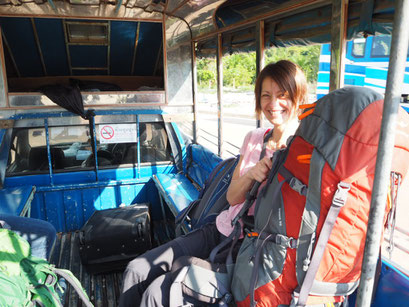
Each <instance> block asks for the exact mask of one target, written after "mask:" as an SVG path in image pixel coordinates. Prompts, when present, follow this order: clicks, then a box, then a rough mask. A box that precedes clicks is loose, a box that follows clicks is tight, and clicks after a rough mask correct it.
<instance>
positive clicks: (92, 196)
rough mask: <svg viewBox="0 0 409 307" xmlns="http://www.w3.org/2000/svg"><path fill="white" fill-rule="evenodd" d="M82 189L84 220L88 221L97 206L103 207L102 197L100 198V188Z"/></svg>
mask: <svg viewBox="0 0 409 307" xmlns="http://www.w3.org/2000/svg"><path fill="white" fill-rule="evenodd" d="M81 191H82V206H83V211H84V213H83V216H84V222H86V221H87V220H88V219H89V218H90V216H91V215H92V213H94V211H95V210H96V208H100V207H101V199H100V198H99V189H98V188H94V189H83V190H81Z"/></svg>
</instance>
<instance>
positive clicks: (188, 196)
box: [153, 174, 199, 216]
mask: <svg viewBox="0 0 409 307" xmlns="http://www.w3.org/2000/svg"><path fill="white" fill-rule="evenodd" d="M153 181H154V182H155V185H156V187H157V188H158V191H159V193H160V196H161V197H162V198H163V200H164V201H165V202H166V204H167V205H168V207H169V209H170V211H171V212H172V214H173V215H174V216H177V215H178V214H179V212H180V211H182V210H183V209H184V208H186V207H187V206H188V205H189V204H190V202H191V201H193V200H195V199H197V198H198V197H199V191H198V190H197V189H196V188H195V186H194V185H193V183H192V182H191V181H190V180H189V179H187V178H186V176H185V175H183V174H156V175H153Z"/></svg>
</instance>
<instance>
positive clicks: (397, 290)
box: [373, 261, 409, 307]
mask: <svg viewBox="0 0 409 307" xmlns="http://www.w3.org/2000/svg"><path fill="white" fill-rule="evenodd" d="M404 302H406V303H404ZM408 302H409V276H407V275H405V274H403V273H402V272H400V271H399V270H398V269H397V268H395V267H394V266H393V265H391V264H389V263H388V262H386V261H383V262H382V270H381V277H380V278H379V283H378V288H377V291H376V296H375V301H374V304H373V305H374V306H376V307H377V306H379V307H380V306H388V307H393V306H397V307H398V306H399V307H400V306H403V305H404V304H407V303H408Z"/></svg>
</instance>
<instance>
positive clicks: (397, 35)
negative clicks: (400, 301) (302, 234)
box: [357, 0, 409, 306]
mask: <svg viewBox="0 0 409 307" xmlns="http://www.w3.org/2000/svg"><path fill="white" fill-rule="evenodd" d="M408 40H409V0H397V1H396V6H395V15H394V24H393V32H392V43H391V53H390V60H389V72H388V79H387V81H386V92H385V104H384V107H383V114H382V126H381V134H380V137H379V146H378V152H377V160H376V168H375V179H374V184H373V188H372V199H371V209H370V212H369V222H368V230H367V237H366V242H365V251H364V259H363V263H362V274H361V283H360V287H359V290H358V298H357V306H370V305H371V298H372V291H373V285H374V279H375V271H376V263H377V260H378V257H379V244H380V240H381V234H382V226H383V218H384V215H385V204H386V197H387V191H388V186H389V180H390V179H389V178H390V169H391V165H392V157H393V151H392V150H391V149H392V148H393V144H394V141H395V127H396V117H397V114H398V109H399V102H400V97H401V93H402V83H403V77H404V71H405V63H406V55H407V50H408V43H409V42H408Z"/></svg>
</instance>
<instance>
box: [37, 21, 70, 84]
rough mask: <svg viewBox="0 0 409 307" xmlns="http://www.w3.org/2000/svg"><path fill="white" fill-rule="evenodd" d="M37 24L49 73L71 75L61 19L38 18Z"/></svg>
mask: <svg viewBox="0 0 409 307" xmlns="http://www.w3.org/2000/svg"><path fill="white" fill-rule="evenodd" d="M35 25H36V28H37V33H38V38H39V41H40V46H41V52H42V53H43V59H44V64H45V66H46V69H47V75H49V76H66V75H69V74H70V72H69V68H68V60H67V52H66V49H65V39H64V29H63V25H62V22H61V19H48V18H47V19H46V18H36V19H35Z"/></svg>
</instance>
